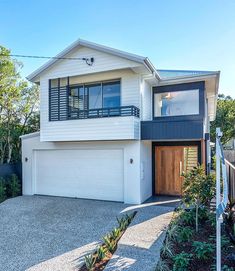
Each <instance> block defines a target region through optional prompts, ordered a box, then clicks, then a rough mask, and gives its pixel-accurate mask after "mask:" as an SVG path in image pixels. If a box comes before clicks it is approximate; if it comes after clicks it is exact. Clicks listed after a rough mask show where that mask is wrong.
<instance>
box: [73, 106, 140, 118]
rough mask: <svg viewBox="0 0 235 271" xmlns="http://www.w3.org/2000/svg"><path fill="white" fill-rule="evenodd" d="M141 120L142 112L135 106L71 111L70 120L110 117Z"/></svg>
mask: <svg viewBox="0 0 235 271" xmlns="http://www.w3.org/2000/svg"><path fill="white" fill-rule="evenodd" d="M129 116H134V117H137V118H139V116H140V110H139V108H137V107H136V106H134V105H131V106H119V107H110V108H97V109H89V110H71V109H69V113H68V119H88V118H110V117H129Z"/></svg>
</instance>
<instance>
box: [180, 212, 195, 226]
mask: <svg viewBox="0 0 235 271" xmlns="http://www.w3.org/2000/svg"><path fill="white" fill-rule="evenodd" d="M194 223H195V215H194V212H193V210H192V209H191V210H188V211H186V210H184V211H183V212H182V213H181V214H180V216H179V224H183V225H190V226H191V225H193V224H194Z"/></svg>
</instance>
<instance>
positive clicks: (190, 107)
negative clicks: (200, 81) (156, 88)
mask: <svg viewBox="0 0 235 271" xmlns="http://www.w3.org/2000/svg"><path fill="white" fill-rule="evenodd" d="M197 114H199V90H198V89H193V90H187V91H185V90H184V91H174V92H164V93H154V116H155V117H161V116H182V115H197Z"/></svg>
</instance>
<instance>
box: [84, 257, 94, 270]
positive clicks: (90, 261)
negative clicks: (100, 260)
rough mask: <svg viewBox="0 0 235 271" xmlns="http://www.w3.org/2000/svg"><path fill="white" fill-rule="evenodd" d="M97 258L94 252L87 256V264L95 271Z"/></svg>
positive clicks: (87, 266) (89, 268) (88, 267)
mask: <svg viewBox="0 0 235 271" xmlns="http://www.w3.org/2000/svg"><path fill="white" fill-rule="evenodd" d="M95 261H96V258H95V257H94V256H93V254H90V255H87V256H85V265H86V268H87V270H88V271H93V270H94V266H95Z"/></svg>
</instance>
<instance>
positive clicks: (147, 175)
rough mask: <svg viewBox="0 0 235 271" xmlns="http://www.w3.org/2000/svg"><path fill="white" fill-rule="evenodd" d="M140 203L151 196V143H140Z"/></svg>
mask: <svg viewBox="0 0 235 271" xmlns="http://www.w3.org/2000/svg"><path fill="white" fill-rule="evenodd" d="M140 191H141V202H144V201H145V200H146V199H148V198H149V197H151V196H152V141H142V142H141V143H140Z"/></svg>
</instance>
